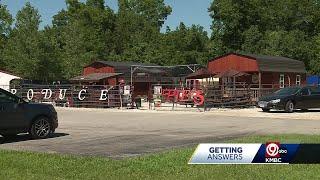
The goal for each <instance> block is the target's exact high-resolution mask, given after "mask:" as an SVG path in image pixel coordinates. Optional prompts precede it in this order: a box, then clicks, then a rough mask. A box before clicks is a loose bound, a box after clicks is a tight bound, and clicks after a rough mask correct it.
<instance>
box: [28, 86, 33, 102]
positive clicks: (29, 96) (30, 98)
mask: <svg viewBox="0 0 320 180" xmlns="http://www.w3.org/2000/svg"><path fill="white" fill-rule="evenodd" d="M30 93H31V95H30ZM27 98H28V100H29V101H31V100H32V99H33V89H29V90H28V93H27Z"/></svg>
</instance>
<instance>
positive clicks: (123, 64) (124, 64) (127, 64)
mask: <svg viewBox="0 0 320 180" xmlns="http://www.w3.org/2000/svg"><path fill="white" fill-rule="evenodd" d="M94 63H101V64H104V65H107V66H112V67H119V66H121V67H130V66H156V64H152V63H139V62H131V61H101V60H99V61H95V62H93V63H91V64H89V65H88V66H90V65H92V64H94ZM86 67H87V66H86Z"/></svg>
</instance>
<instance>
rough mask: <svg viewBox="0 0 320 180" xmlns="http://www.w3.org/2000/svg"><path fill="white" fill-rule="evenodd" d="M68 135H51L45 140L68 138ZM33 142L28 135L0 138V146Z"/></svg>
mask: <svg viewBox="0 0 320 180" xmlns="http://www.w3.org/2000/svg"><path fill="white" fill-rule="evenodd" d="M68 135H69V134H67V133H53V134H52V135H51V136H50V137H48V138H46V139H53V138H58V137H63V136H68ZM31 140H35V139H32V138H31V136H30V135H29V134H21V135H16V136H12V137H6V138H4V137H2V136H0V144H9V143H15V142H21V141H31Z"/></svg>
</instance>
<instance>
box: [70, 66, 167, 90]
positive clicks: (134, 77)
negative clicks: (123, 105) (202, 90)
mask: <svg viewBox="0 0 320 180" xmlns="http://www.w3.org/2000/svg"><path fill="white" fill-rule="evenodd" d="M131 73H132V74H131ZM168 76H169V74H168V72H166V71H164V70H163V69H161V68H159V67H158V66H157V65H156V64H150V63H138V62H114V61H95V62H93V63H91V64H89V65H87V66H85V67H84V68H83V73H82V75H81V76H77V77H74V78H72V79H70V81H72V82H79V83H82V84H95V85H119V83H120V82H123V83H125V84H127V85H131V83H132V85H133V87H134V92H133V96H137V95H149V94H148V93H149V92H150V89H151V87H152V84H155V83H168V82H171V81H172V79H170V78H167V77H168Z"/></svg>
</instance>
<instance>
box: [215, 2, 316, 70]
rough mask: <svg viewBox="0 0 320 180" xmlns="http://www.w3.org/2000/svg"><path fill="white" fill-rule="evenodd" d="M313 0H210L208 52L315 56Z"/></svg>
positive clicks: (309, 58) (307, 61) (306, 62)
mask: <svg viewBox="0 0 320 180" xmlns="http://www.w3.org/2000/svg"><path fill="white" fill-rule="evenodd" d="M319 9H320V4H319V2H318V1H317V0H311V1H310V0H290V1H265V0H237V1H235V0H214V1H213V2H212V4H211V6H210V8H209V12H210V16H211V17H212V19H213V21H212V26H211V29H212V31H213V32H212V37H211V42H210V53H211V54H212V55H213V56H217V55H222V54H224V53H227V52H247V53H256V54H267V55H279V56H286V57H291V58H295V59H299V60H302V61H304V62H305V64H306V65H307V68H308V69H310V67H311V66H312V65H311V64H310V63H309V61H310V60H311V59H312V58H314V57H315V51H314V48H313V46H312V43H313V42H314V36H316V35H317V34H318V33H319V30H320V29H319V27H320V23H319V22H320V16H319V15H320V10H319Z"/></svg>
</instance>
